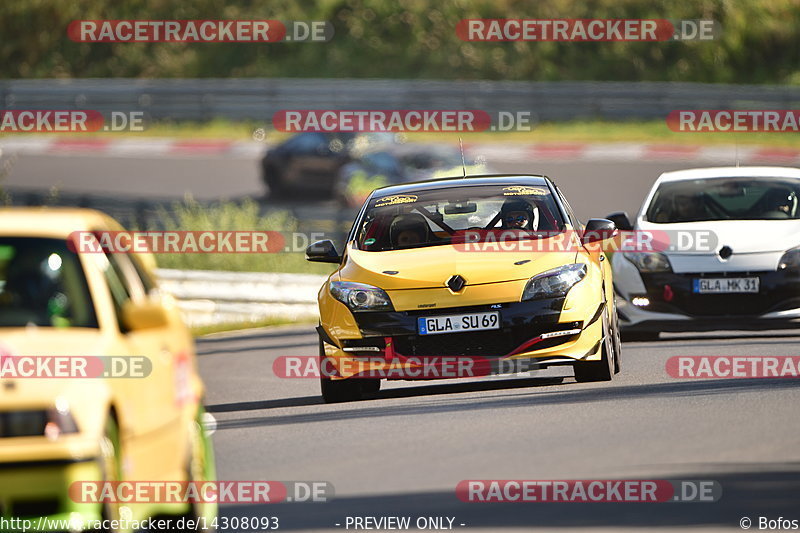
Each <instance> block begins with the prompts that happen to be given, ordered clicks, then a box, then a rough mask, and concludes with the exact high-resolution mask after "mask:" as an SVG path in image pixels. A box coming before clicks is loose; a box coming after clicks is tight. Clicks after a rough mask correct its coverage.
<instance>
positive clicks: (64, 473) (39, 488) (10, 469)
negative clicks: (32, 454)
mask: <svg viewBox="0 0 800 533" xmlns="http://www.w3.org/2000/svg"><path fill="white" fill-rule="evenodd" d="M100 479H101V473H100V467H99V463H98V462H97V461H96V460H94V459H87V460H71V459H63V460H46V461H32V462H30V463H0V517H2V519H3V520H0V531H4V532H6V531H8V532H12V531H13V532H17V531H19V532H22V531H25V530H28V531H53V530H54V529H55V528H56V526H55V524H58V523H61V524H62V525H65V524H67V523H70V522H72V523H73V524H74V526H73V528H72V529H80V527H79V526H78V524H80V523H81V522H86V521H97V520H100V518H101V511H102V509H101V506H100V505H99V504H96V503H77V502H75V501H73V500H72V499H71V498H70V495H69V488H70V486H71V485H72V484H73V483H75V482H76V481H86V480H100ZM63 529H65V530H67V529H70V528H67V527H64V528H63Z"/></svg>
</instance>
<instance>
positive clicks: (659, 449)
mask: <svg viewBox="0 0 800 533" xmlns="http://www.w3.org/2000/svg"><path fill="white" fill-rule="evenodd" d="M799 346H800V331H782V332H758V333H730V332H720V333H715V334H707V333H704V334H670V335H668V339H667V340H661V341H658V342H646V343H626V344H624V346H623V349H624V351H623V353H624V368H623V372H622V374H620V375H618V376H617V377H616V378H615V379H614V380H613V381H612V382H610V383H595V384H578V383H575V382H574V380H573V379H572V378H571V377H570V374H571V372H570V371H569V370H565V369H550V370H547V371H544V372H542V373H541V375H540V376H539V375H537V377H532V378H525V379H519V378H507V379H503V380H499V379H489V380H482V381H470V380H457V381H448V382H425V383H414V382H390V383H389V384H388V385H387V386H385V387H384V390H382V391H381V393H379V395H378V397H377V398H376V399H371V400H366V401H361V402H355V403H345V404H335V405H325V404H323V403H322V402H321V399H320V398H319V396H318V383H317V381H316V380H314V379H285V378H278V377H276V376H275V375H274V374H273V371H272V362H273V361H274V359H275V358H276V357H279V356H282V355H308V356H313V355H315V354H316V353H317V346H316V337H315V334H314V332H313V328H312V326H292V327H286V328H279V329H272V330H253V331H250V332H246V333H241V334H223V335H221V336H216V337H211V338H205V339H202V340H200V342H199V344H198V352H199V354H200V356H199V357H200V369H201V373H202V374H203V376H204V378H205V380H206V383H207V386H208V396H207V401H206V403H207V406H208V410H209V412H211V413H212V414H213V415H214V416H215V417H216V419H217V424H218V428H217V431H216V433H215V435H214V439H215V442H216V447H217V461H218V469H219V472H218V474H219V478H220V479H224V480H280V481H300V480H303V481H311V480H313V481H328V482H331V483H332V484H333V485H334V487H335V492H336V496H335V498H334V499H333V500H332V501H330V502H327V503H296V502H293V503H275V504H269V505H257V504H237V505H226V506H223V507H222V514H223V515H224V516H228V517H234V516H236V517H242V516H278V517H279V518H280V524H281V529H282V530H291V531H300V530H304V531H305V530H322V529H329V530H336V529H344V525H345V523H346V522H345V520H346V517H347V516H410V517H411V518H412V521H413V520H415V519H416V518H417V517H419V516H449V517H455V525H456V527H455V528H456V529H462V530H473V529H482V530H484V531H492V530H504V531H512V530H520V531H523V530H530V529H532V528H534V529H543V530H559V531H566V530H570V529H573V528H581V529H583V528H585V527H590V526H591V527H595V528H614V529H617V528H628V529H629V530H642V529H645V528H647V529H649V528H659V529H663V528H679V529H681V530H686V529H701V528H702V529H704V530H718V529H719V530H723V529H734V530H736V529H739V520H740V519H741V518H742V517H744V516H747V517H749V518H751V519H752V520H753V521H754V523H755V524H756V526H754V529H755V528H756V527H757V520H758V517H759V516H766V517H769V518H772V519H775V518H778V517H779V516H783V517H788V518H800V505H798V502H800V417H798V416H797V405H798V403H800V387H798V385H800V381H798V380H797V379H791V378H789V379H697V380H677V379H674V378H671V377H669V376H668V374H667V373H666V372H665V362H666V360H667V358H669V357H670V356H674V355H750V356H765V355H800V348H798V347H799ZM559 376H560V377H559ZM468 479H533V480H558V479H673V480H675V479H684V480H713V481H717V482H718V483H720V484H721V486H722V497H721V499H720V500H719V501H718V502H716V503H674V502H670V503H646V504H642V503H549V504H542V503H502V504H489V503H462V502H461V501H459V500H458V499H457V498H456V495H455V487H456V485H457V484H458V482H459V481H461V480H468ZM336 524H340V526H339V527H337V526H336ZM460 524H465V526H464V527H461V526H460Z"/></svg>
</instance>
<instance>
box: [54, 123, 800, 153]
mask: <svg viewBox="0 0 800 533" xmlns="http://www.w3.org/2000/svg"><path fill="white" fill-rule="evenodd" d="M256 132H257V134H256V135H255V137H256V139H254V133H256ZM262 134H263V135H262ZM64 135H70V134H64ZM71 135H73V136H74V135H75V134H71ZM120 135H124V136H130V137H167V138H177V139H182V140H189V139H203V140H209V139H216V140H229V141H253V140H259V141H265V142H268V143H275V142H279V141H281V140H282V139H285V138H287V137H289V136H290V134H287V133H283V132H277V131H274V130H272V129H271V128H270V127H269V125H268V124H266V123H258V122H255V121H253V122H232V121H227V120H212V121H209V122H203V123H194V122H159V123H154V124H151V125H150V126H149V127H148V128H147V129H146V130H145V131H143V132H126V133H119V132H98V133H93V134H85V135H82V137H86V136H96V137H104V138H107V137H109V136H120ZM459 137H461V138H462V139H463V140H464V142H465V143H534V142H536V143H541V142H585V143H612V142H642V143H665V144H686V145H698V144H700V145H720V144H740V145H759V146H775V147H792V148H795V147H797V146H798V143H800V134H798V133H678V132H674V131H672V130H670V129H669V128H668V127H667V125H666V122H665V121H664V120H649V121H631V122H608V121H600V120H589V121H570V122H543V123H540V124H538V125H536V127H535V128H534V130H533V131H529V132H526V131H515V132H489V131H487V132H475V133H469V132H467V133H437V132H412V133H408V134H405V138H406V139H407V140H409V141H418V142H451V143H457V142H458V139H459Z"/></svg>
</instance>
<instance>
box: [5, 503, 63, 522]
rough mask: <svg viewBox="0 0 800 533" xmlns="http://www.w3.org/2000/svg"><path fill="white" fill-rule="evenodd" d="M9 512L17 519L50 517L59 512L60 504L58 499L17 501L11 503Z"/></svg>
mask: <svg viewBox="0 0 800 533" xmlns="http://www.w3.org/2000/svg"><path fill="white" fill-rule="evenodd" d="M9 511H10V513H9V514H10V515H11V516H14V517H17V518H31V517H35V516H48V515H53V514H56V513H58V512H59V503H58V500H56V499H47V500H17V501H14V502H12V503H11V505H10V506H9Z"/></svg>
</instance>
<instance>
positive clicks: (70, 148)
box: [0, 135, 267, 158]
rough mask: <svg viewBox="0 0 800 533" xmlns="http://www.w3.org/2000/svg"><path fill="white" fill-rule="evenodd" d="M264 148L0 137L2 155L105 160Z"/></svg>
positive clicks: (212, 142)
mask: <svg viewBox="0 0 800 533" xmlns="http://www.w3.org/2000/svg"><path fill="white" fill-rule="evenodd" d="M266 148H267V145H266V144H264V143H258V142H246V141H245V142H239V141H225V140H217V139H209V140H205V139H158V138H127V139H107V138H100V137H98V138H86V139H81V138H80V137H49V136H34V135H30V136H27V135H26V136H9V137H0V151H2V155H11V154H21V155H89V156H109V157H254V158H255V157H260V156H261V155H262V154H263V153H264V151H265V150H266Z"/></svg>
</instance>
